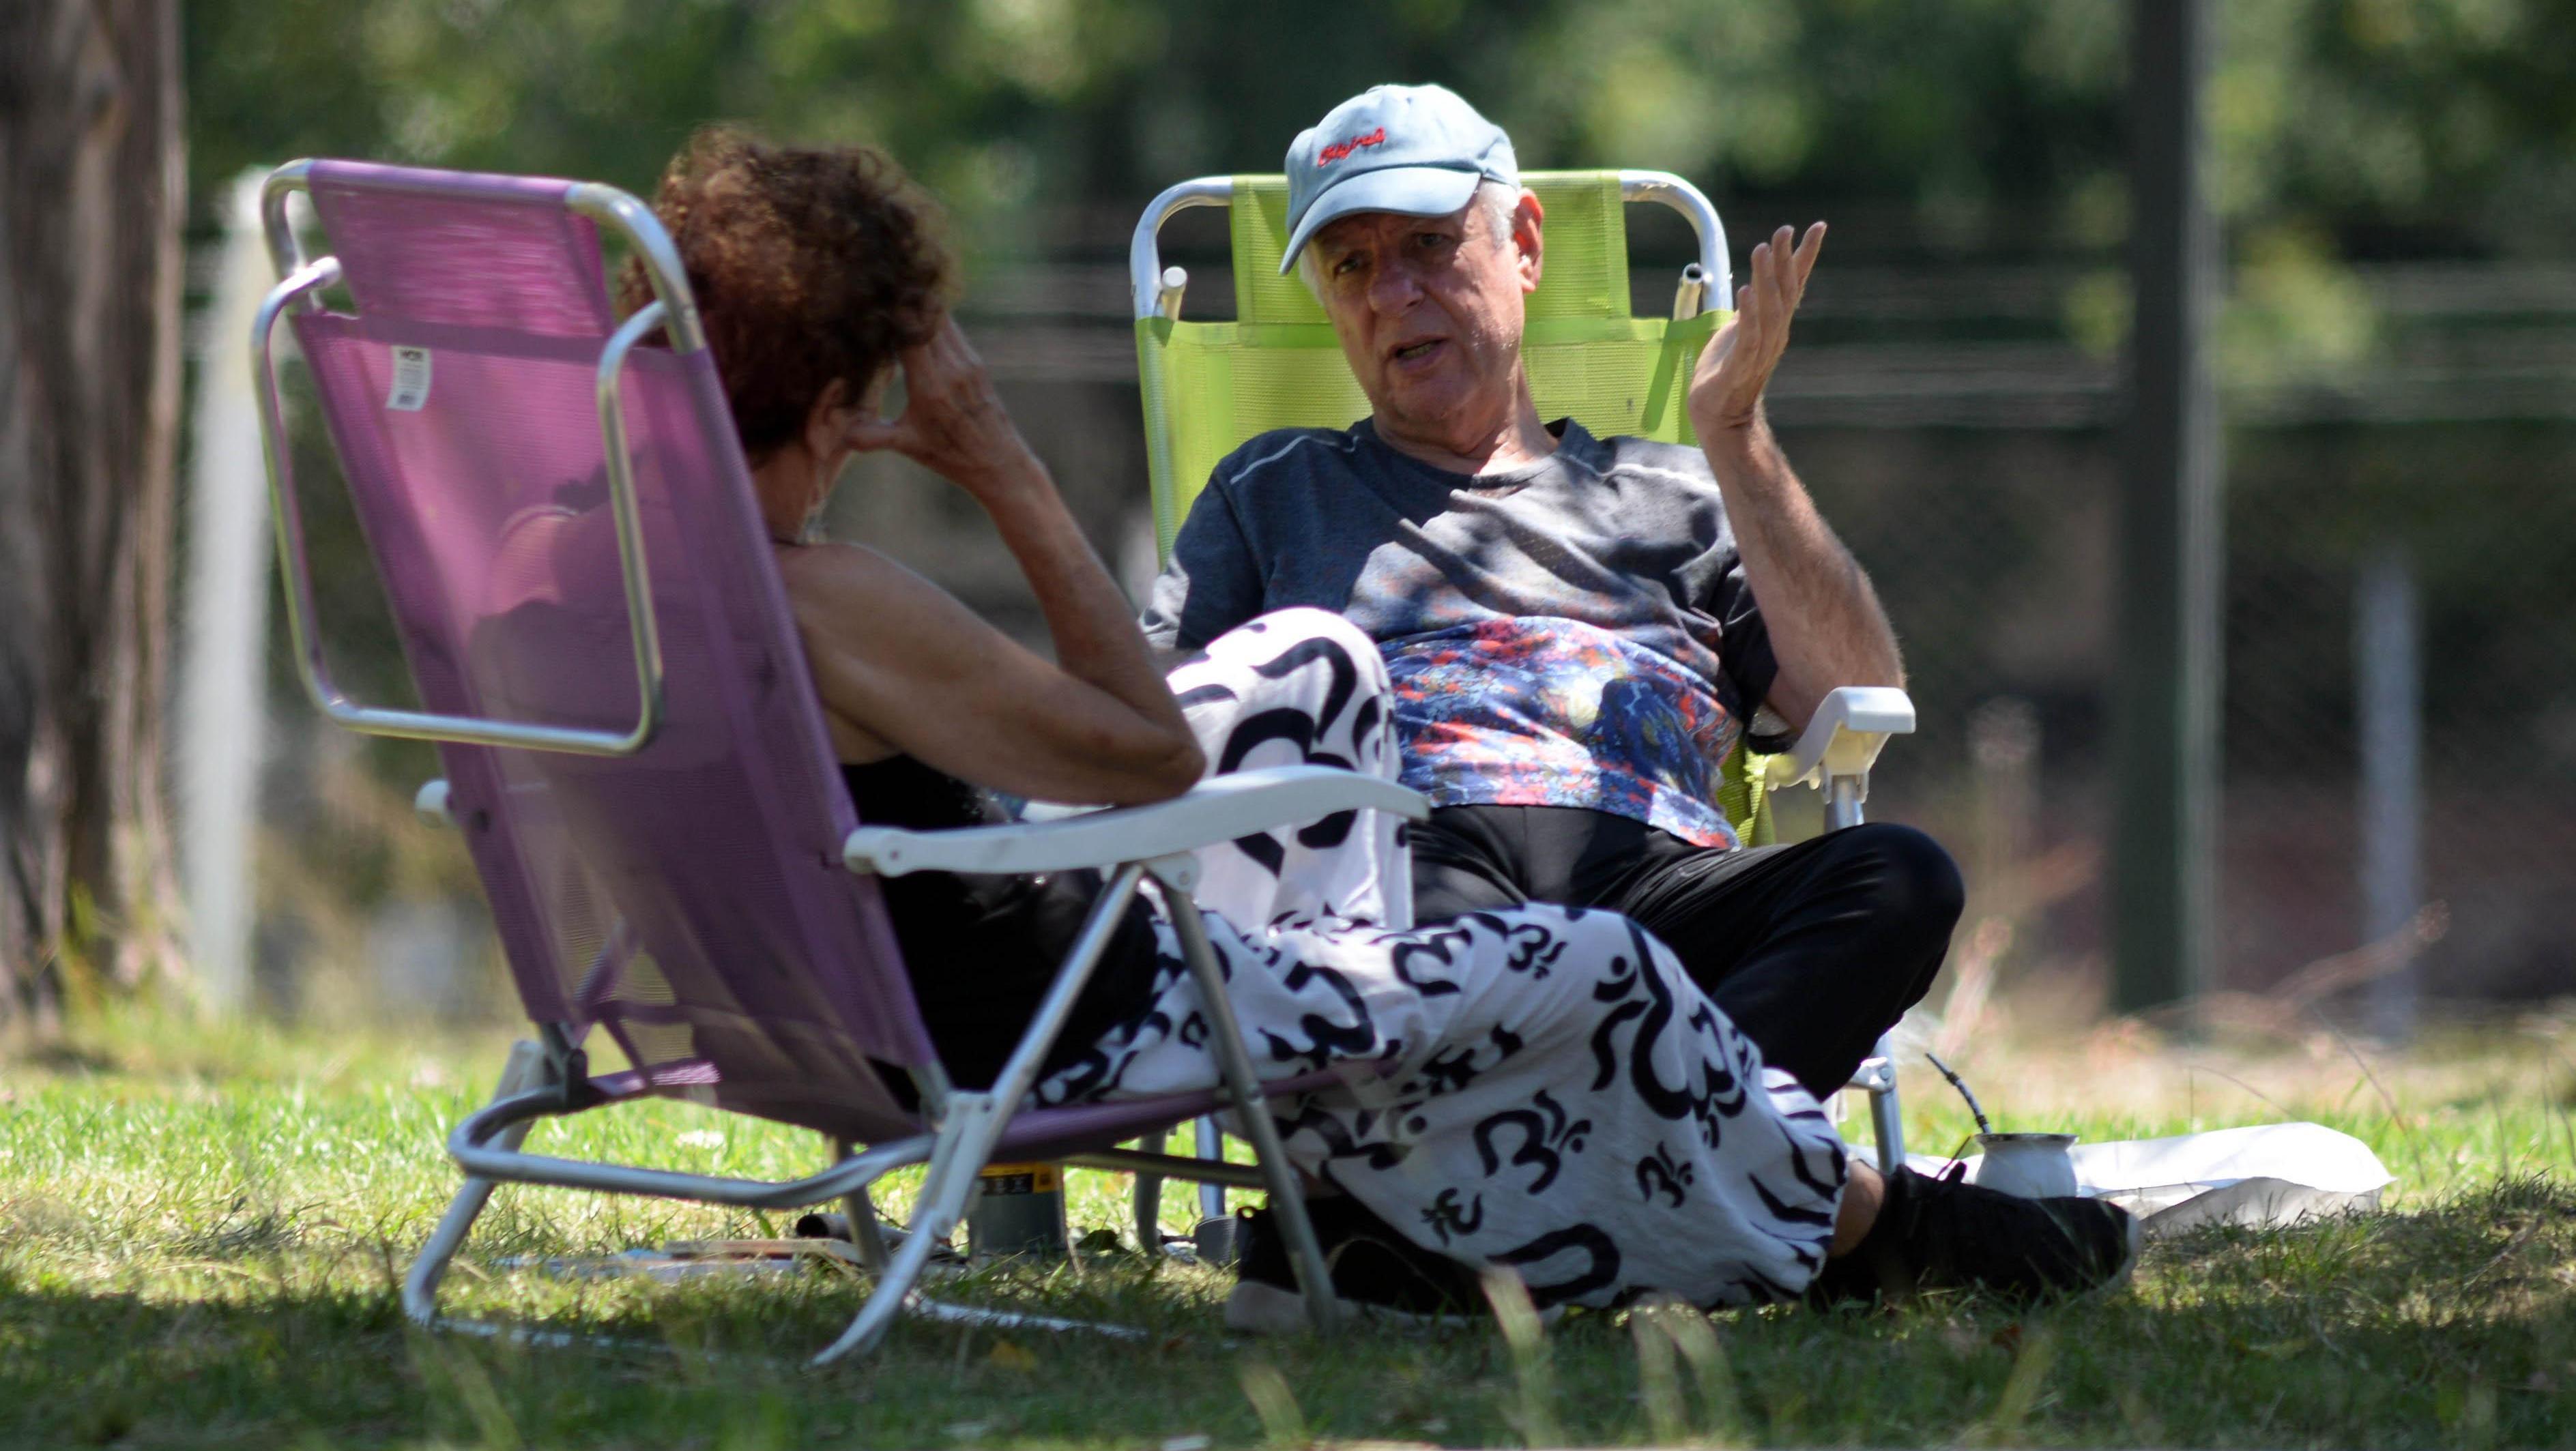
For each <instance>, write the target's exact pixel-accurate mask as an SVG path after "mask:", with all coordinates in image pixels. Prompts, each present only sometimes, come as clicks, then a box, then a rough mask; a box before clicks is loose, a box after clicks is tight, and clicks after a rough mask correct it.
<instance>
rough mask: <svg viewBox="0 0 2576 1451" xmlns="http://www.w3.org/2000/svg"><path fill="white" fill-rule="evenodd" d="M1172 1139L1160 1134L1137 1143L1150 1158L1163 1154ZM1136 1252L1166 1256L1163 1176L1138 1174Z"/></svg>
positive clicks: (1138, 1172)
mask: <svg viewBox="0 0 2576 1451" xmlns="http://www.w3.org/2000/svg"><path fill="white" fill-rule="evenodd" d="M1170 1142H1171V1135H1170V1134H1168V1133H1164V1132H1162V1131H1160V1130H1157V1131H1156V1132H1153V1133H1150V1134H1147V1135H1146V1136H1145V1137H1144V1138H1142V1139H1140V1140H1138V1141H1137V1143H1138V1147H1139V1148H1141V1149H1143V1150H1144V1151H1145V1152H1146V1153H1148V1154H1159V1153H1161V1152H1163V1147H1164V1145H1166V1144H1168V1143H1170ZM1136 1248H1138V1249H1140V1250H1142V1251H1144V1252H1145V1253H1146V1254H1149V1255H1154V1254H1161V1253H1162V1252H1163V1176H1162V1175H1160V1174H1148V1173H1146V1172H1144V1171H1143V1170H1141V1169H1140V1170H1138V1171H1137V1172H1136Z"/></svg>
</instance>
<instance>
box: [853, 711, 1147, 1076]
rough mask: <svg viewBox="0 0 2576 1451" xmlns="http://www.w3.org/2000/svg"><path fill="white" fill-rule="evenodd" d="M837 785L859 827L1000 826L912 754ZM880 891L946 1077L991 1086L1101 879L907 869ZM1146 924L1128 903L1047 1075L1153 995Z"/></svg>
mask: <svg viewBox="0 0 2576 1451" xmlns="http://www.w3.org/2000/svg"><path fill="white" fill-rule="evenodd" d="M841 778H842V780H843V781H845V782H846V783H847V784H848V786H849V788H850V800H851V803H852V804H853V805H855V806H857V807H858V810H859V819H860V820H861V821H864V822H866V823H868V824H869V825H871V826H901V827H910V828H913V829H915V830H936V829H938V828H941V827H955V826H987V825H993V824H996V823H998V822H1001V821H1002V820H1004V819H1005V818H1004V817H1003V815H1002V813H1001V811H1000V809H999V808H998V807H996V806H995V805H994V803H993V802H992V800H991V798H989V797H987V796H986V795H985V794H984V793H983V792H982V791H980V790H978V789H976V788H975V787H973V786H969V785H967V784H966V783H965V782H963V781H960V780H958V779H957V778H956V777H954V776H951V775H949V774H947V773H946V772H944V771H937V770H933V769H932V768H930V767H928V766H925V765H923V764H922V763H921V762H919V761H916V760H914V759H913V758H912V757H910V756H890V757H888V758H886V759H885V760H882V761H871V762H868V763H867V764H865V765H855V766H854V765H847V764H844V765H843V766H842V767H841ZM878 887H879V888H880V890H882V891H883V892H884V893H885V904H886V913H887V915H888V916H890V917H891V918H893V920H894V936H895V942H896V943H897V944H898V945H899V946H901V947H902V948H903V965H904V968H905V971H906V972H907V973H908V974H909V975H910V976H911V978H912V995H913V998H914V1000H915V1001H917V1002H918V1003H920V1005H921V1017H922V1022H923V1024H924V1025H925V1026H926V1027H928V1028H929V1029H930V1040H931V1041H932V1042H933V1043H936V1044H938V1045H939V1056H940V1059H941V1061H942V1062H944V1063H945V1064H946V1065H947V1068H948V1074H949V1077H950V1078H951V1079H953V1080H954V1081H955V1082H956V1083H957V1084H958V1085H959V1086H961V1087H966V1088H983V1087H986V1086H988V1085H990V1084H991V1083H992V1081H993V1080H994V1079H995V1078H997V1077H999V1076H1000V1075H1001V1071H1002V1064H1003V1063H1004V1062H1005V1061H1006V1060H1008V1059H1009V1058H1010V1056H1011V1050H1012V1049H1013V1048H1015V1047H1017V1046H1019V1041H1020V1034H1021V1033H1022V1032H1023V1031H1024V1030H1026V1029H1027V1027H1028V1025H1029V1019H1030V1018H1032V1017H1034V1016H1036V1014H1037V1008H1038V1003H1039V1001H1040V1000H1041V999H1043V998H1044V997H1045V996H1046V990H1047V988H1048V986H1049V985H1050V984H1052V983H1053V982H1054V981H1055V974H1056V969H1057V968H1058V967H1060V966H1062V965H1063V963H1064V955H1065V952H1066V951H1067V950H1068V949H1070V948H1071V947H1072V946H1073V940H1074V938H1075V937H1076V936H1078V935H1080V934H1081V931H1082V924H1083V921H1084V919H1085V918H1087V917H1088V916H1090V914H1091V907H1092V903H1093V901H1094V900H1095V899H1097V898H1098V897H1099V895H1100V888H1101V879H1100V874H1099V873H1098V872H1091V871H1080V872H1052V873H1048V874H1046V875H1043V876H988V875H984V874H981V873H972V874H970V873H964V872H910V873H907V874H905V875H903V876H900V877H885V878H882V879H880V881H879V882H878ZM1153 920H1154V919H1153V911H1152V909H1151V908H1149V907H1147V906H1146V905H1145V903H1144V902H1143V901H1141V900H1139V901H1136V902H1131V903H1129V904H1128V907H1127V914H1126V916H1125V917H1124V918H1123V919H1121V920H1120V922H1119V924H1118V931H1117V934H1116V935H1115V936H1114V937H1112V938H1111V939H1110V942H1109V947H1108V950H1107V951H1106V952H1104V953H1102V954H1101V958H1100V965H1099V967H1097V968H1096V969H1094V970H1093V972H1092V974H1091V981H1090V982H1089V983H1088V984H1086V985H1085V986H1084V988H1083V991H1082V996H1081V997H1080V998H1078V999H1077V1000H1076V1001H1075V1003H1074V1009H1073V1017H1072V1018H1071V1020H1069V1021H1068V1022H1067V1023H1066V1024H1065V1029H1064V1032H1063V1033H1062V1034H1060V1035H1058V1037H1057V1038H1056V1041H1055V1045H1054V1047H1053V1048H1052V1049H1051V1050H1050V1051H1049V1052H1048V1055H1047V1063H1046V1066H1047V1070H1048V1071H1049V1072H1052V1071H1054V1070H1055V1069H1057V1068H1061V1067H1063V1066H1064V1065H1065V1064H1066V1063H1068V1062H1070V1061H1071V1060H1072V1059H1074V1058H1075V1057H1077V1056H1079V1055H1080V1054H1081V1052H1082V1051H1083V1050H1084V1049H1086V1048H1088V1047H1090V1046H1091V1045H1092V1043H1093V1042H1094V1041H1096V1040H1097V1039H1098V1038H1099V1037H1100V1036H1101V1035H1102V1034H1103V1033H1106V1032H1107V1031H1109V1029H1111V1028H1112V1027H1115V1026H1116V1025H1118V1024H1119V1023H1121V1022H1124V1021H1126V1020H1127V1019H1128V1018H1130V1017H1133V1016H1135V1015H1136V1014H1137V1013H1138V1012H1141V1011H1142V1010H1143V1009H1144V1007H1145V1005H1146V1003H1147V1002H1148V1001H1149V1000H1150V999H1151V998H1152V996H1153V989H1154V972H1155V950H1154V928H1153Z"/></svg>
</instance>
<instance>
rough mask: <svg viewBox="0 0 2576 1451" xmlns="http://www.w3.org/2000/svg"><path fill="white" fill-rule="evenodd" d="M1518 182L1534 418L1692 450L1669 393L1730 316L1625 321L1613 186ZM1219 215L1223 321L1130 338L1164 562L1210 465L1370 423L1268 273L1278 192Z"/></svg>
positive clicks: (1754, 778) (1156, 326)
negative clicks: (1533, 212) (1531, 203)
mask: <svg viewBox="0 0 2576 1451" xmlns="http://www.w3.org/2000/svg"><path fill="white" fill-rule="evenodd" d="M1522 181H1523V183H1524V184H1525V185H1526V186H1528V187H1529V189H1530V190H1531V191H1533V192H1536V193H1537V194H1538V198H1539V203H1540V205H1542V206H1543V207H1545V208H1546V209H1547V266H1546V270H1545V271H1544V273H1543V274H1542V275H1541V279H1540V282H1539V288H1538V290H1537V291H1536V292H1535V293H1532V294H1531V296H1530V299H1529V321H1528V325H1527V328H1526V330H1525V331H1524V332H1523V334H1522V338H1521V356H1522V359H1523V361H1524V363H1525V364H1526V365H1527V367H1528V369H1529V376H1530V391H1531V393H1532V394H1533V395H1534V396H1535V398H1536V400H1537V402H1538V410H1539V414H1540V416H1541V417H1544V418H1557V417H1562V416H1568V415H1570V416H1572V417H1573V418H1574V419H1575V420H1576V421H1577V422H1579V423H1581V424H1582V425H1583V426H1584V427H1585V428H1588V429H1590V430H1591V431H1592V432H1593V433H1595V434H1596V435H1600V436H1604V437H1607V436H1609V435H1612V434H1628V435H1633V436H1636V437H1640V438H1654V439H1661V440H1664V441H1665V442H1668V443H1695V442H1697V441H1698V440H1697V439H1696V437H1695V436H1694V435H1693V434H1692V433H1691V428H1690V419H1689V415H1688V412H1687V410H1686V409H1685V408H1684V407H1683V399H1684V394H1685V390H1687V389H1688V387H1689V385H1690V376H1691V369H1692V368H1693V366H1694V365H1696V364H1697V362H1698V361H1699V350H1700V348H1701V347H1702V346H1703V345H1704V344H1706V343H1707V341H1708V339H1709V337H1710V335H1711V334H1712V333H1713V332H1715V330H1716V329H1717V328H1718V327H1719V326H1721V325H1723V324H1724V322H1725V320H1726V318H1727V316H1728V315H1729V314H1727V313H1725V312H1707V313H1702V314H1701V315H1700V316H1698V317H1695V318H1691V319H1689V320H1687V321H1683V322H1675V321H1673V320H1672V319H1670V318H1655V317H1644V318H1641V317H1634V316H1631V315H1630V313H1629V310H1628V298H1629V290H1628V223H1627V213H1626V203H1625V202H1623V201H1622V200H1621V198H1620V195H1619V174H1618V173H1617V172H1615V171H1554V172H1549V171H1541V172H1529V173H1526V174H1524V176H1523V177H1522ZM1228 214H1229V217H1230V219H1231V223H1232V231H1233V263H1234V306H1235V320H1234V321H1232V322H1186V321H1179V320H1175V319H1172V318H1163V317H1152V318H1145V319H1142V320H1140V321H1138V322H1137V324H1136V364H1137V372H1138V376H1139V380H1140V382H1141V383H1142V385H1143V392H1144V402H1145V453H1146V462H1147V467H1148V469H1149V471H1150V473H1151V475H1152V480H1153V490H1154V536H1155V545H1156V548H1157V551H1158V553H1159V555H1160V556H1161V557H1163V558H1169V557H1170V556H1171V552H1172V540H1173V537H1174V536H1175V535H1176V534H1178V533H1179V532H1180V527H1181V520H1182V519H1184V518H1186V517H1187V516H1188V514H1189V510H1190V504H1191V501H1193V500H1194V499H1196V498H1197V497H1198V493H1199V490H1200V489H1201V488H1202V487H1204V486H1205V485H1206V483H1207V478H1208V474H1209V472H1210V471H1211V470H1213V469H1214V468H1215V467H1216V465H1217V461H1218V460H1219V459H1222V458H1224V457H1225V456H1226V455H1227V454H1229V453H1232V452H1233V451H1234V450H1235V449H1236V448H1237V447H1239V446H1241V445H1242V444H1243V443H1244V442H1245V441H1247V440H1249V439H1251V438H1253V437H1254V436H1256V435H1258V434H1262V433H1267V432H1269V431H1270V430H1271V429H1274V428H1299V427H1304V428H1347V427H1349V426H1350V425H1351V424H1352V423H1353V422H1354V421H1355V420H1357V419H1360V418H1364V417H1366V416H1367V415H1368V411H1369V406H1368V399H1367V398H1366V397H1364V396H1362V394H1361V393H1360V388H1359V384H1358V382H1357V381H1355V380H1354V379H1353V378H1352V377H1351V370H1350V366H1349V364H1347V363H1345V362H1344V361H1343V359H1342V349H1341V344H1340V343H1339V342H1338V341H1337V340H1335V338H1334V337H1333V328H1332V324H1331V323H1329V322H1327V321H1326V320H1325V318H1324V309H1323V307H1322V305H1321V304H1319V303H1317V302H1316V301H1315V298H1314V296H1313V294H1311V293H1309V292H1307V290H1306V284H1305V283H1304V282H1303V281H1302V280H1300V279H1299V278H1298V277H1297V275H1296V274H1295V273H1293V272H1291V273H1290V274H1288V275H1287V276H1284V277H1283V276H1281V275H1280V273H1279V257H1280V254H1281V252H1282V251H1283V250H1285V248H1286V246H1287V241H1288V183H1287V179H1286V178H1284V177H1279V176H1238V177H1235V178H1234V195H1233V199H1232V202H1231V204H1230V206H1229V208H1228ZM1724 775H1725V781H1726V784H1725V786H1724V788H1723V789H1722V790H1721V791H1720V792H1719V805H1720V807H1721V808H1722V809H1723V810H1724V811H1725V812H1726V814H1727V817H1728V819H1729V820H1731V821H1733V822H1735V823H1736V829H1737V831H1738V833H1739V834H1740V835H1741V836H1742V837H1743V839H1744V841H1745V844H1746V845H1755V844H1758V843H1759V842H1768V841H1769V840H1770V835H1771V827H1770V822H1771V813H1770V810H1769V807H1768V803H1767V802H1765V801H1764V800H1763V792H1762V785H1761V780H1762V776H1761V770H1760V762H1759V759H1758V758H1755V757H1751V756H1749V755H1748V754H1747V753H1746V752H1744V751H1743V750H1740V749H1739V750H1737V751H1735V752H1734V753H1733V754H1732V755H1731V756H1729V757H1728V759H1727V762H1726V766H1725V771H1724Z"/></svg>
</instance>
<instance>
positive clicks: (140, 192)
mask: <svg viewBox="0 0 2576 1451" xmlns="http://www.w3.org/2000/svg"><path fill="white" fill-rule="evenodd" d="M179 40H180V36H179V17H178V7H177V4H176V0H9V3H7V4H5V5H0V987H5V990H0V1021H5V1020H7V1019H11V1018H26V1017H32V1018H33V1019H35V1020H36V1021H37V1022H39V1023H40V1024H41V1023H43V1022H45V1021H47V1020H49V1019H50V1018H51V1017H52V1015H53V1012H54V1010H55V1008H56V1007H57V1006H58V1005H59V1002H60V1000H61V998H62V996H63V994H64V992H65V990H66V988H67V987H68V988H74V989H76V988H77V987H78V986H79V985H81V984H83V983H86V982H89V981H93V980H94V978H93V974H105V975H107V976H109V977H112V978H115V979H118V980H122V981H127V982H132V981H135V980H138V979H140V978H142V977H144V976H146V975H148V974H149V972H150V971H151V970H152V969H153V968H154V967H155V965H156V964H157V963H159V962H160V961H162V960H165V959H166V958H167V957H168V955H169V954H168V953H167V952H166V951H165V950H164V948H163V946H162V944H164V943H165V942H166V941H167V940H168V933H167V931H166V929H165V926H164V923H163V920H162V910H163V908H162V904H165V903H169V902H172V901H175V900H176V896H175V893H173V892H172V891H170V890H169V875H170V873H169V868H168V848H167V845H166V833H165V831H164V830H163V826H162V792H161V768H160V758H161V707H162V690H161V686H162V681H163V679H164V677H165V676H166V674H167V671H166V668H165V657H166V653H167V652H166V649H165V644H164V641H165V637H166V633H167V625H166V621H167V616H168V607H167V594H168V574H169V562H170V533H171V527H170V520H171V497H172V485H171V470H172V465H173V455H174V454H175V452H176V448H177V426H178V410H179V372H180V370H179V303H180V289H181V282H182V271H183V268H182V259H181V251H180V228H181V224H182V221H183V220H184V213H185V208H186V196H187V175H186V147H185V144H184V139H183V138H184V133H183V130H182V116H181V90H180V83H179Z"/></svg>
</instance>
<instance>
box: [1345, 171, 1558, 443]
mask: <svg viewBox="0 0 2576 1451" xmlns="http://www.w3.org/2000/svg"><path fill="white" fill-rule="evenodd" d="M1538 221H1539V214H1538V208H1537V204H1536V201H1535V200H1534V199H1533V198H1531V197H1530V196H1529V195H1528V194H1527V193H1526V192H1525V193H1523V194H1522V199H1521V204H1520V207H1519V209H1518V210H1517V211H1516V212H1515V213H1514V214H1513V223H1512V225H1511V226H1510V227H1509V228H1507V229H1506V230H1505V231H1504V232H1503V233H1502V234H1501V235H1497V233H1496V231H1495V229H1494V223H1493V220H1492V218H1491V215H1490V214H1489V212H1488V210H1487V209H1486V207H1485V206H1484V205H1483V204H1482V203H1481V201H1478V200H1471V201H1469V202H1468V204H1467V205H1466V206H1465V207H1464V208H1462V209H1460V210H1459V211H1457V212H1454V213H1452V214H1450V215H1448V216H1445V217H1408V216H1400V215H1397V214H1395V213H1393V212H1360V213H1356V214H1354V215H1351V216H1347V217H1343V218H1341V219H1340V220H1338V221H1335V222H1333V223H1332V224H1330V225H1329V226H1326V227H1324V228H1323V229H1322V230H1320V231H1318V232H1317V233H1315V235H1314V237H1313V238H1312V239H1311V240H1309V241H1308V242H1307V244H1306V245H1307V246H1308V247H1309V248H1311V249H1313V250H1314V252H1315V264H1316V276H1317V281H1318V283H1319V284H1320V286H1319V289H1318V290H1319V292H1320V293H1321V296H1322V298H1323V303H1324V312H1325V314H1326V315H1327V316H1329V317H1330V318H1331V319H1332V322H1333V332H1334V334H1335V335H1336V336H1338V337H1339V338H1340V339H1341V343H1342V354H1343V356H1345V357H1346V358H1348V359H1349V360H1350V365H1351V372H1352V374H1353V375H1354V376H1355V377H1357V378H1358V379H1359V384H1360V389H1361V391H1362V392H1364V393H1366V394H1367V395H1368V400H1369V406H1370V408H1371V410H1372V411H1373V412H1374V413H1375V414H1376V417H1377V420H1378V425H1379V428H1380V430H1381V431H1389V430H1392V431H1394V432H1397V433H1400V434H1404V435H1408V436H1412V437H1418V438H1424V439H1426V440H1438V441H1447V440H1452V439H1465V438H1472V437H1473V436H1475V435H1476V434H1477V433H1478V432H1479V431H1480V430H1481V431H1491V430H1493V429H1495V428H1498V427H1500V426H1501V424H1502V421H1503V420H1504V419H1506V418H1508V417H1509V416H1510V414H1511V411H1512V409H1513V407H1514V406H1515V404H1516V403H1517V402H1518V400H1519V395H1520V382H1519V376H1520V375H1519V367H1520V352H1521V325H1522V320H1523V305H1524V299H1525V298H1526V296H1527V294H1528V293H1529V292H1530V291H1532V290H1533V289H1535V288H1536V287H1537V286H1538V276H1539V230H1538ZM1461 451H1463V450H1461Z"/></svg>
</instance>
